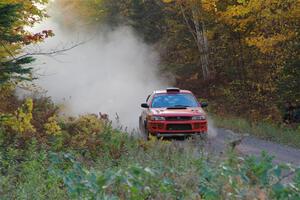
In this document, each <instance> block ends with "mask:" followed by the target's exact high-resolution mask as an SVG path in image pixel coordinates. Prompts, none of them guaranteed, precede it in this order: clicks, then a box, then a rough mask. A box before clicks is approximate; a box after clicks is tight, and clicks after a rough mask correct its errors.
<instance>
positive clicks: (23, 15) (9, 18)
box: [0, 0, 53, 86]
mask: <svg viewBox="0 0 300 200" xmlns="http://www.w3.org/2000/svg"><path fill="white" fill-rule="evenodd" d="M45 3H47V0H33V1H29V0H25V1H21V0H16V1H13V0H8V1H3V0H1V1H0V86H1V85H3V84H5V83H7V82H10V83H18V82H19V81H24V80H33V75H32V68H31V67H28V66H26V65H27V64H30V63H32V62H33V61H34V58H33V57H31V56H27V55H21V56H20V54H21V53H22V48H23V47H24V46H26V45H29V44H31V43H36V42H40V41H42V40H43V39H45V38H47V37H49V36H52V35H53V34H52V32H51V31H49V30H45V31H43V32H42V33H36V34H31V33H29V32H28V31H26V29H25V27H31V26H33V25H34V24H35V23H37V22H40V21H41V19H43V18H44V17H45V16H46V14H45V10H44V9H42V8H41V5H43V4H45Z"/></svg>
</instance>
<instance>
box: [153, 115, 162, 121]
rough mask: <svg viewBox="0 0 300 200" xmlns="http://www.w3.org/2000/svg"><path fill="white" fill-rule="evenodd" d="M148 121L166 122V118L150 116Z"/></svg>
mask: <svg viewBox="0 0 300 200" xmlns="http://www.w3.org/2000/svg"><path fill="white" fill-rule="evenodd" d="M150 120H153V121H164V120H166V118H164V117H162V116H150Z"/></svg>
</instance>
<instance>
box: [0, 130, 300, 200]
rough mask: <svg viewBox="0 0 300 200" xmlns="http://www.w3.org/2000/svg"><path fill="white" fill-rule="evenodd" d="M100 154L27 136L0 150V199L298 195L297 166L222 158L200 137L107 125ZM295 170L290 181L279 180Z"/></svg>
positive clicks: (262, 159) (267, 160) (268, 159)
mask: <svg viewBox="0 0 300 200" xmlns="http://www.w3.org/2000/svg"><path fill="white" fill-rule="evenodd" d="M99 137H100V138H99V139H101V140H102V141H103V142H104V143H103V146H102V147H101V149H102V152H101V154H97V156H96V157H95V156H93V154H92V153H91V152H89V151H91V150H88V151H82V149H81V150H77V149H73V148H70V147H66V148H65V149H63V150H61V149H60V150H59V151H53V150H51V149H49V147H45V146H44V145H41V144H39V143H38V142H37V141H36V140H35V139H34V138H33V139H31V140H29V141H28V142H27V145H26V147H25V148H22V149H19V148H17V147H16V146H15V145H11V146H6V147H5V148H3V146H1V149H0V169H1V174H0V196H1V199H132V200H139V199H195V200H196V199H210V200H214V199H254V198H256V197H257V194H259V195H260V196H261V197H262V198H265V199H267V198H270V199H288V198H289V199H297V198H299V197H300V196H299V190H300V170H294V169H289V166H283V165H282V166H274V165H273V164H272V162H271V161H272V158H271V157H269V156H268V155H266V154H262V156H261V157H259V158H254V157H244V158H243V157H239V156H238V155H236V154H235V152H230V151H229V152H227V154H226V155H223V157H222V159H220V158H219V157H215V156H214V155H209V154H207V153H206V152H205V151H204V149H203V148H202V145H201V142H200V143H199V141H195V140H188V141H186V142H185V143H182V142H178V141H160V140H156V139H154V138H152V139H151V140H150V141H145V140H140V139H137V138H134V137H131V136H129V135H128V134H127V133H123V132H120V131H118V130H113V129H109V130H108V131H105V132H103V133H102V134H100V135H99ZM283 169H285V170H294V171H295V174H296V176H295V179H294V183H293V185H291V186H289V185H287V186H286V185H282V184H281V183H280V180H281V177H282V176H283V174H282V172H283Z"/></svg>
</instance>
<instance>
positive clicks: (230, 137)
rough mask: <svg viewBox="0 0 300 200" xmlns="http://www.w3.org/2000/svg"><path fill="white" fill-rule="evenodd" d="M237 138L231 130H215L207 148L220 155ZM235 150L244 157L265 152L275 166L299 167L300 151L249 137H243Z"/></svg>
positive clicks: (238, 136)
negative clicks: (272, 157)
mask: <svg viewBox="0 0 300 200" xmlns="http://www.w3.org/2000/svg"><path fill="white" fill-rule="evenodd" d="M239 138H241V135H240V134H236V133H234V132H233V131H231V130H226V129H215V130H214V134H213V136H211V137H209V139H208V144H209V146H208V148H209V150H210V151H213V152H214V153H222V152H224V151H226V146H228V144H229V143H230V142H232V141H235V140H238V139H239ZM236 149H237V150H238V151H239V152H240V153H242V154H244V155H254V156H259V155H260V154H261V152H262V151H266V152H268V154H270V155H272V156H274V162H275V163H277V164H279V163H290V164H292V165H293V166H295V167H300V149H296V148H292V147H288V146H285V145H281V144H276V143H273V142H269V141H265V140H261V139H258V138H256V137H253V136H251V135H248V136H246V137H244V138H243V139H242V141H241V143H240V144H239V145H237V148H236Z"/></svg>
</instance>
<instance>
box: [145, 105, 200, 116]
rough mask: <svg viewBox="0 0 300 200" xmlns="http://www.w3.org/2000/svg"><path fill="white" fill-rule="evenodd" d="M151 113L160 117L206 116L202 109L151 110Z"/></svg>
mask: <svg viewBox="0 0 300 200" xmlns="http://www.w3.org/2000/svg"><path fill="white" fill-rule="evenodd" d="M150 112H151V113H152V114H153V115H160V116H178V115H180V116H195V115H206V113H205V112H204V110H203V109H202V108H200V107H199V108H198V107H197V108H178V109H177V108H172V109H168V108H150Z"/></svg>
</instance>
